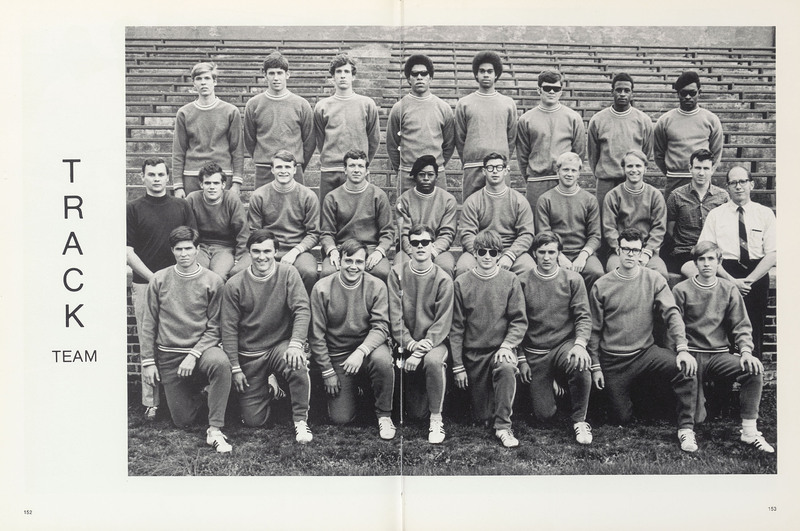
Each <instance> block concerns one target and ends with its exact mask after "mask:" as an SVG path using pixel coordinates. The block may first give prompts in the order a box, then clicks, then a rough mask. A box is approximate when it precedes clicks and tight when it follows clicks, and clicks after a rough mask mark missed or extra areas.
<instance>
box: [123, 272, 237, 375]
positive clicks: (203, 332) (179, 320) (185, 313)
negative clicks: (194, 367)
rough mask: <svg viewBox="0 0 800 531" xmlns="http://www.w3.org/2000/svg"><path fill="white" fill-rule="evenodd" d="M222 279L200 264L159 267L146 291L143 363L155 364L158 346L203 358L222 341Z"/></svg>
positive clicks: (141, 335)
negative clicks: (186, 270) (193, 267)
mask: <svg viewBox="0 0 800 531" xmlns="http://www.w3.org/2000/svg"><path fill="white" fill-rule="evenodd" d="M222 285H223V282H222V279H221V278H219V275H217V274H216V273H214V272H212V271H210V270H208V269H206V268H204V267H202V266H200V265H198V266H197V269H196V270H195V271H193V272H192V273H182V272H180V271H179V270H178V267H177V266H173V267H168V268H166V269H162V270H160V271H157V272H156V274H155V276H153V278H152V280H151V281H150V284H148V285H147V291H146V292H145V299H144V300H145V311H144V318H143V319H142V323H141V330H139V344H140V346H141V359H142V367H147V366H148V365H155V363H156V360H155V347H156V346H158V348H159V349H160V350H162V351H165V352H170V353H178V354H191V355H192V356H194V357H195V358H200V356H202V355H203V353H204V352H205V351H206V350H208V349H209V348H211V347H215V346H217V345H219V338H220V329H219V319H220V301H221V299H222Z"/></svg>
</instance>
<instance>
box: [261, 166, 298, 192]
mask: <svg viewBox="0 0 800 531" xmlns="http://www.w3.org/2000/svg"><path fill="white" fill-rule="evenodd" d="M295 167H296V168H297V171H295V172H294V180H295V181H297V182H299V183H300V184H303V166H301V165H300V164H297V165H295ZM274 180H275V176H274V175H273V174H272V164H256V183H255V188H254V190H258V189H259V188H261V187H262V186H264V185H265V184H267V183H271V182H272V181H274Z"/></svg>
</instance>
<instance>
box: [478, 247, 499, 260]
mask: <svg viewBox="0 0 800 531" xmlns="http://www.w3.org/2000/svg"><path fill="white" fill-rule="evenodd" d="M475 252H476V253H478V256H486V253H489V256H491V257H492V258H494V257H496V256H497V255H498V254H500V251H498V250H497V249H476V250H475Z"/></svg>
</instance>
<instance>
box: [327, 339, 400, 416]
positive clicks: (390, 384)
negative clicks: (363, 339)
mask: <svg viewBox="0 0 800 531" xmlns="http://www.w3.org/2000/svg"><path fill="white" fill-rule="evenodd" d="M349 355H350V353H345V354H341V355H338V356H331V363H332V365H333V370H334V371H335V372H336V376H337V377H338V378H339V394H338V395H336V396H330V395H328V397H327V398H328V417H329V418H330V420H331V422H333V423H334V424H347V423H349V422H353V421H354V420H355V418H356V400H357V399H358V396H357V395H358V393H357V391H358V384H359V383H362V384H363V383H368V384H369V385H370V386H371V387H372V392H373V394H374V395H375V415H376V416H377V417H378V418H381V417H391V416H392V400H393V398H394V367H393V364H392V361H393V360H392V351H391V350H389V346H388V345H386V344H385V343H383V344H381V345H379V346H378V347H377V348H376V349H375V350H373V351H372V352H371V353H370V355H369V356H367V357H365V358H364V363H362V364H361V369H360V370H359V371H358V374H354V375H350V374H345V372H344V369H343V368H342V363H344V361H345V360H346V359H347V357H348V356H349Z"/></svg>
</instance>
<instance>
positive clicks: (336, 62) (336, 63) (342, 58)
mask: <svg viewBox="0 0 800 531" xmlns="http://www.w3.org/2000/svg"><path fill="white" fill-rule="evenodd" d="M346 64H349V65H350V68H351V69H352V70H353V75H356V60H355V59H353V58H352V57H350V56H349V55H347V54H346V53H340V54H338V55H336V56H334V58H333V59H331V63H330V65H328V72H330V74H331V75H333V73H334V72H336V69H337V68H339V67H342V66H344V65H346Z"/></svg>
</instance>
